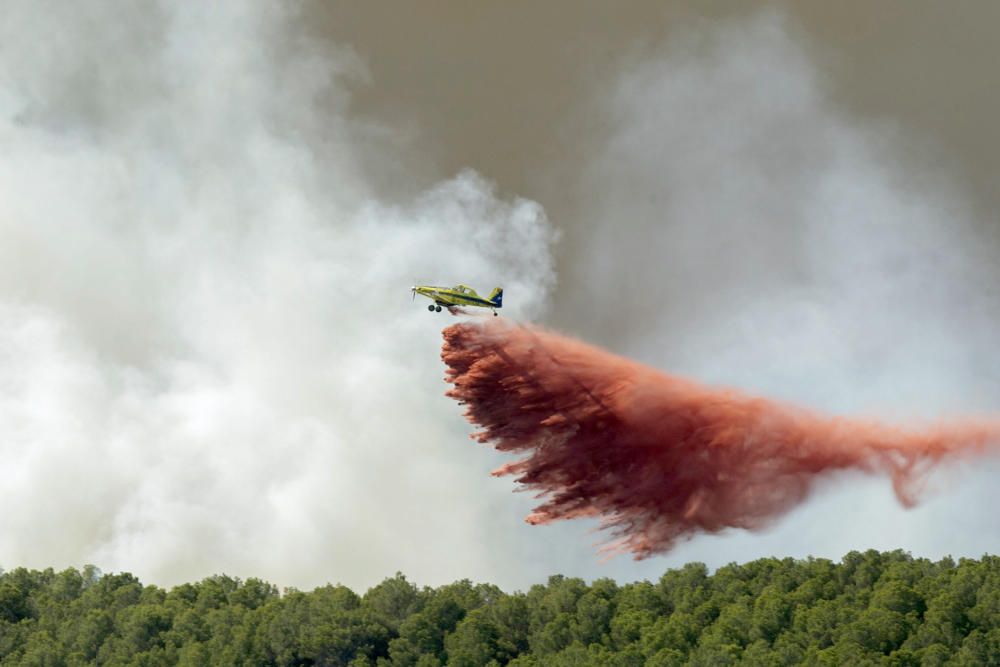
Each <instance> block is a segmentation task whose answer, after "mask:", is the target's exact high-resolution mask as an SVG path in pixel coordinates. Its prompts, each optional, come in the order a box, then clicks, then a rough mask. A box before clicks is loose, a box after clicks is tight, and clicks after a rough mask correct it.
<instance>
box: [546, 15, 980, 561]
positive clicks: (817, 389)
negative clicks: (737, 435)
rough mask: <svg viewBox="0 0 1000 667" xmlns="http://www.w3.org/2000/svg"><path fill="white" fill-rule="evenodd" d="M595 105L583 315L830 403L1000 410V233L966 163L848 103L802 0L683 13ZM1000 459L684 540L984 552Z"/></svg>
mask: <svg viewBox="0 0 1000 667" xmlns="http://www.w3.org/2000/svg"><path fill="white" fill-rule="evenodd" d="M593 108H594V111H593V113H596V114H597V116H598V117H601V118H604V119H605V121H606V123H607V124H608V131H607V136H606V138H605V139H604V140H602V141H601V142H598V143H597V144H596V145H595V146H594V156H595V159H594V160H593V161H592V162H590V163H588V165H587V167H586V168H585V170H584V172H585V173H584V175H583V177H582V178H581V179H580V181H579V197H580V201H581V204H580V205H579V206H578V207H577V210H578V212H579V215H580V217H579V220H578V225H577V226H576V227H570V226H567V234H566V238H565V250H566V253H567V255H569V256H571V257H572V259H573V261H572V262H571V263H568V262H564V263H563V264H561V265H560V282H561V285H562V286H563V287H562V291H561V293H560V295H559V296H560V298H559V299H558V300H557V310H556V319H557V321H559V322H560V324H561V325H562V326H563V327H564V328H566V329H569V330H571V331H574V332H578V333H579V334H581V335H582V336H584V337H586V338H588V339H591V340H597V341H600V342H602V343H604V344H606V345H608V346H609V347H611V348H612V349H614V350H616V351H618V352H622V353H625V354H629V355H632V356H635V357H638V358H641V359H642V360H644V361H646V362H649V363H652V364H654V365H656V366H659V367H661V368H664V369H668V370H670V371H672V372H677V373H682V374H687V375H691V376H694V377H697V378H699V379H700V380H703V381H707V382H713V383H720V384H725V385H730V386H738V387H741V388H744V389H747V390H750V391H753V392H758V393H762V394H765V395H768V396H771V397H776V398H782V399H787V400H791V401H795V402H797V403H801V404H805V405H809V406H812V407H815V408H819V409H822V410H824V411H828V412H832V413H838V414H860V415H862V416H865V417H876V418H887V419H889V420H896V421H903V422H906V423H911V424H912V422H913V420H918V421H919V422H924V423H926V422H930V421H933V420H934V419H936V418H940V417H942V416H945V415H953V414H963V413H986V412H992V413H996V412H997V411H998V409H1000V380H998V378H1000V375H998V373H997V371H998V370H1000V355H998V354H997V351H996V345H995V342H994V341H995V327H996V322H997V321H998V316H1000V299H998V297H1000V291H998V285H1000V280H998V278H1000V276H998V272H997V265H996V263H995V261H993V259H992V258H993V257H996V253H997V250H998V248H997V245H996V241H995V239H994V238H992V237H990V236H988V235H985V233H984V232H983V226H982V224H981V221H979V220H976V219H975V217H974V214H973V213H972V212H971V211H970V210H969V208H967V207H966V206H965V205H964V203H963V202H964V199H963V191H962V188H961V184H959V183H955V182H952V181H950V180H949V178H948V174H945V173H939V172H936V171H934V170H932V169H929V168H927V167H926V166H924V167H917V166H913V165H907V164H906V163H905V162H904V161H903V160H902V159H901V157H900V155H899V149H900V148H902V147H904V145H903V144H902V142H903V141H904V140H905V138H906V137H905V135H901V134H899V132H898V131H897V128H893V127H891V126H888V125H886V124H879V125H876V124H871V123H869V124H863V123H859V122H858V121H857V120H853V119H851V118H849V117H847V116H846V115H845V114H844V113H843V112H842V111H841V110H840V109H839V108H838V107H837V105H836V104H835V103H834V102H833V101H832V100H831V99H830V98H829V96H828V94H827V92H826V88H825V81H824V79H823V77H822V74H821V73H820V72H819V71H818V70H817V69H816V67H815V66H814V65H813V63H812V62H811V60H810V58H809V57H808V55H807V50H806V48H805V46H804V45H803V44H802V43H801V41H800V35H799V34H798V32H797V30H796V28H795V25H794V24H792V23H790V22H788V21H787V20H786V19H785V18H784V17H783V16H782V15H780V14H777V13H770V12H765V13H762V14H758V15H757V16H754V17H752V18H751V19H748V20H747V19H744V20H739V21H728V22H720V23H717V24H713V25H709V26H706V25H704V24H701V25H700V26H699V25H695V26H694V27H693V29H692V26H685V27H684V28H678V29H677V30H675V31H674V34H673V35H672V36H671V38H670V39H668V40H667V43H666V44H665V45H660V46H658V48H656V49H655V50H653V51H652V52H650V51H645V52H643V53H641V54H640V55H638V56H635V57H633V58H632V59H631V60H630V61H629V62H628V63H627V64H626V65H625V67H623V76H622V77H621V78H619V79H618V80H617V81H616V82H614V84H613V85H612V87H611V90H610V91H609V93H608V94H607V95H604V96H600V97H598V98H597V99H595V101H594V106H593ZM569 285H572V286H573V290H572V293H567V292H566V286H569ZM997 472H998V466H997V463H996V461H987V462H986V463H985V464H982V465H980V466H977V469H976V470H971V469H969V470H963V469H961V467H959V468H955V469H952V470H951V471H949V473H947V474H945V475H943V476H940V477H937V478H935V479H934V480H932V482H931V493H930V494H929V496H928V497H927V498H926V499H925V500H926V502H925V504H923V505H922V506H920V507H918V508H917V509H915V510H912V511H905V510H903V509H902V508H900V507H899V506H898V505H897V504H895V503H893V502H892V501H891V499H890V494H889V493H888V491H887V490H886V489H884V488H881V486H880V485H879V484H878V483H877V482H874V481H871V480H866V479H864V478H861V479H857V478H851V479H850V483H849V484H843V483H842V482H844V481H845V480H844V479H842V478H839V477H838V478H836V479H833V480H831V488H830V489H827V490H825V491H824V493H823V494H820V495H819V496H818V497H817V498H816V499H814V500H813V501H812V502H811V503H810V504H808V505H807V506H806V507H804V508H802V509H800V510H797V511H796V512H795V513H794V514H793V515H792V516H791V517H790V519H789V520H788V521H785V522H782V523H781V524H779V525H778V526H776V527H775V528H774V529H773V530H771V531H770V532H768V533H767V534H764V535H747V534H743V533H733V534H730V535H725V536H721V537H715V538H707V539H701V540H698V541H696V542H694V543H691V544H688V545H686V546H684V547H683V548H681V549H678V550H677V551H676V552H674V554H672V555H670V556H669V557H668V558H667V559H665V560H666V561H667V562H668V563H670V564H678V563H682V562H685V561H686V560H689V559H699V560H704V561H706V562H708V563H710V564H713V565H720V564H724V563H726V562H729V561H732V560H744V559H748V558H753V557H757V556H767V555H773V554H781V555H785V554H787V555H793V556H805V555H808V554H815V555H823V556H828V557H834V558H836V557H839V556H840V555H842V554H843V553H844V552H846V551H847V550H849V549H853V548H858V549H865V548H885V549H892V548H904V549H911V550H913V551H914V552H917V553H921V554H927V555H932V556H939V555H943V554H947V553H961V554H969V555H979V554H981V553H982V552H984V551H988V550H990V549H991V548H994V547H995V543H996V538H997V524H996V520H995V518H994V515H993V514H992V510H991V507H992V506H993V505H994V504H995V502H996V500H997V494H996V491H995V484H994V483H993V480H994V479H995V475H996V473H997ZM935 490H936V493H935ZM945 491H946V492H945ZM958 526H961V527H960V528H959V527H958ZM658 565H659V566H660V567H662V566H663V563H662V562H661V563H659V564H658Z"/></svg>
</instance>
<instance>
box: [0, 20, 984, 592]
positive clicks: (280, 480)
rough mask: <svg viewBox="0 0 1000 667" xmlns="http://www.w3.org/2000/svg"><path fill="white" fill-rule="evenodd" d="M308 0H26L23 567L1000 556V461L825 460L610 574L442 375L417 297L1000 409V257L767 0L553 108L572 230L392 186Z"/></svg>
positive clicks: (299, 577)
mask: <svg viewBox="0 0 1000 667" xmlns="http://www.w3.org/2000/svg"><path fill="white" fill-rule="evenodd" d="M294 7H295V6H294V5H287V4H282V3H270V2H249V1H247V2H225V3H195V2H190V3H188V2H180V3H166V2H163V3H153V2H147V3H131V4H126V5H121V4H115V5H113V4H112V3H103V2H97V1H93V2H78V3H41V2H28V1H26V0H25V1H14V0H11V1H8V2H5V3H4V10H3V13H4V20H2V21H0V150H2V154H3V156H4V158H3V160H2V161H0V461H2V465H0V566H3V567H12V566H16V565H29V566H36V567H44V566H50V565H51V566H55V567H62V566H66V565H82V564H83V563H87V562H92V563H95V564H97V565H99V566H100V567H101V568H103V569H105V570H129V571H132V572H135V573H136V574H138V575H139V576H141V577H143V578H145V579H147V580H150V581H154V582H156V583H161V584H171V583H176V582H178V581H182V580H191V579H197V578H199V577H202V576H206V575H209V574H212V573H216V572H227V573H230V574H234V575H237V576H258V577H264V578H268V579H270V580H272V581H275V582H277V583H279V584H280V585H295V586H300V587H308V586H313V585H317V584H320V583H323V582H325V581H342V582H344V583H346V584H348V585H351V586H354V587H355V588H363V587H365V586H368V585H371V584H372V583H374V582H376V581H378V580H380V579H381V578H382V577H384V576H387V575H390V574H391V573H392V572H394V571H396V570H402V571H403V572H405V573H406V574H407V575H408V576H410V577H411V578H412V579H414V580H416V581H419V582H421V583H426V584H439V583H443V582H447V581H452V580H455V579H458V578H461V577H470V578H474V579H479V580H489V581H493V582H496V583H498V584H500V585H501V586H504V587H506V588H510V587H524V586H527V585H529V584H531V583H534V582H537V581H539V580H541V579H542V578H543V577H544V576H545V575H547V574H549V573H552V572H562V573H565V574H569V575H578V576H585V577H594V576H615V577H619V578H621V579H625V580H631V579H635V578H639V577H643V576H646V577H655V576H658V575H659V574H660V572H661V571H662V570H663V568H664V567H666V566H667V565H674V564H678V563H681V562H684V561H686V560H689V559H693V558H697V559H700V560H704V561H706V562H708V563H710V564H713V565H717V564H721V563H724V562H728V561H731V560H744V559H747V558H752V557H756V556H763V555H772V554H780V555H806V554H818V555H826V556H834V557H837V556H839V555H841V554H842V553H843V552H844V551H845V550H847V549H850V548H867V547H876V548H896V547H903V548H910V549H913V550H915V551H918V552H920V553H925V554H929V555H936V554H939V553H945V552H949V551H950V552H952V553H968V554H978V553H979V552H980V551H982V550H986V549H988V548H989V546H990V544H991V540H992V541H993V542H995V537H996V526H995V522H993V520H992V519H990V518H989V517H988V515H987V514H986V510H985V509H983V510H981V511H978V510H977V511H971V510H970V509H969V508H970V507H977V508H978V507H988V506H989V504H990V503H991V502H993V501H995V499H996V496H995V492H994V491H993V490H992V488H991V485H990V484H989V479H990V477H989V475H990V472H991V471H994V474H995V465H994V466H993V467H992V468H990V467H986V468H983V467H981V468H980V469H979V470H978V471H977V472H975V473H974V474H968V475H966V474H962V475H958V474H956V477H955V481H953V482H949V480H943V481H942V480H938V481H939V483H940V484H942V485H948V484H951V489H950V490H949V492H948V493H947V494H940V495H939V496H934V497H932V498H931V500H930V502H928V503H927V504H926V505H924V506H922V507H921V508H918V509H917V510H915V511H912V512H908V513H904V512H902V511H901V510H898V509H897V507H896V505H895V502H894V501H893V500H892V498H891V491H890V490H888V489H884V488H882V485H879V484H878V483H873V484H872V485H871V486H868V485H866V483H864V482H863V481H858V480H854V481H853V483H852V484H851V485H850V486H849V487H848V486H844V487H838V485H837V482H838V481H839V480H833V481H832V482H831V489H830V490H829V492H828V493H825V494H822V495H820V496H819V497H818V498H817V499H816V500H815V501H813V502H812V503H810V504H809V505H807V506H806V507H804V508H802V509H801V510H799V511H797V512H796V513H795V514H793V515H792V516H791V517H789V520H788V521H786V522H783V523H782V524H780V525H779V526H778V527H776V528H775V529H774V530H773V531H772V532H770V533H768V534H765V535H747V534H742V533H737V534H734V535H727V536H722V537H715V538H704V539H700V540H698V541H696V542H692V543H690V544H688V545H685V546H683V547H681V548H680V549H678V550H677V551H676V552H674V553H673V554H671V555H670V556H668V557H666V558H662V559H653V560H650V561H647V562H644V563H641V564H635V563H632V562H631V561H629V560H627V559H617V560H615V561H612V562H611V563H608V564H601V563H599V562H597V560H596V559H595V557H594V555H593V551H592V550H591V548H590V545H591V544H593V543H595V542H597V541H599V539H600V537H599V536H597V535H592V534H589V532H588V531H589V530H590V528H591V526H589V525H587V524H586V523H580V524H567V525H564V526H553V527H546V528H542V529H539V528H532V527H529V526H526V525H524V524H523V523H522V521H521V519H522V517H523V516H524V515H525V514H527V512H528V510H529V508H530V507H531V506H532V505H533V504H534V503H533V501H532V499H531V498H527V497H525V496H524V495H520V496H511V495H510V489H511V486H512V484H511V482H509V481H506V480H495V479H491V478H488V477H487V476H486V472H487V471H488V470H490V469H492V468H493V467H495V466H496V465H498V464H499V462H500V461H501V460H502V459H500V458H498V457H497V456H496V455H494V454H492V453H491V452H489V451H486V450H485V449H483V448H479V447H476V446H474V445H473V444H471V443H470V442H469V441H468V440H467V439H466V434H467V433H468V429H467V427H466V425H465V423H464V421H463V420H462V419H461V417H460V414H459V410H458V409H456V407H455V406H453V405H452V404H451V403H450V402H448V401H447V399H445V398H444V396H443V395H442V392H443V388H444V386H443V383H442V382H441V376H442V372H443V368H442V367H441V364H440V361H439V359H438V356H437V355H438V348H439V343H440V337H439V330H440V326H441V325H443V324H444V323H445V321H446V319H445V318H444V316H443V315H431V314H429V313H428V312H427V311H426V310H425V309H424V306H423V304H420V303H419V302H418V303H417V304H413V303H411V302H410V296H409V294H408V292H407V289H406V288H407V287H408V286H409V285H410V284H412V282H414V281H421V282H439V281H446V282H452V281H459V280H460V281H463V282H468V283H470V284H472V285H474V286H476V287H477V288H480V289H486V290H488V289H490V288H492V287H493V285H494V284H499V283H502V284H503V285H504V287H505V295H506V298H505V308H504V312H505V314H506V315H508V316H511V317H514V318H524V319H541V320H543V321H546V320H547V321H549V322H551V323H554V324H556V325H557V326H559V327H561V328H563V329H565V330H568V331H571V332H575V333H578V334H580V335H581V336H583V337H585V338H587V339H589V340H591V341H594V342H598V343H604V344H607V345H609V346H610V347H611V348H613V349H615V350H617V351H620V352H623V353H626V354H631V355H634V356H637V357H639V358H641V359H643V360H644V361H647V362H651V363H654V364H656V365H658V366H661V367H663V368H666V369H668V370H671V371H678V372H685V373H689V374H692V375H697V376H699V377H700V378H701V379H703V380H706V381H715V382H723V383H726V384H731V385H739V386H742V387H745V388H747V389H751V390H755V391H762V392H765V393H767V394H769V395H771V396H775V397H779V398H790V399H795V400H797V401H800V402H804V403H808V404H810V405H814V406H816V407H819V408H823V409H828V410H831V411H835V412H840V411H851V412H855V411H857V410H859V409H861V410H873V411H878V412H880V413H886V412H889V413H899V414H900V415H912V414H914V413H917V414H920V415H927V414H940V413H942V412H944V411H948V410H951V411H967V410H988V409H995V408H996V406H997V402H998V397H1000V391H998V387H997V381H996V380H995V378H996V377H998V375H997V373H996V371H997V370H998V364H1000V360H998V359H997V356H996V354H995V353H993V351H992V350H991V349H990V341H991V340H992V334H993V332H992V331H991V329H990V327H989V324H990V322H995V321H996V319H995V315H996V303H997V300H996V296H997V295H996V291H995V290H996V287H995V285H997V282H996V275H995V273H994V271H993V269H992V268H991V266H990V265H989V261H988V258H989V256H990V252H991V251H993V252H994V253H995V248H994V247H991V246H989V245H988V243H987V241H986V240H985V239H982V238H980V237H977V236H976V235H975V234H974V231H973V229H974V226H973V225H972V221H971V220H970V218H969V216H970V214H969V213H968V212H967V211H966V210H965V207H964V206H963V205H962V192H961V189H960V188H959V187H958V186H957V185H955V184H951V183H948V182H947V179H946V178H944V177H943V175H941V174H935V173H923V172H921V173H915V172H914V171H913V170H911V169H903V168H901V167H900V165H899V161H898V160H897V159H896V158H895V156H894V153H893V149H894V146H895V142H897V141H898V137H896V136H894V135H893V133H892V132H891V131H886V130H885V128H881V127H874V128H873V127H866V126H860V125H858V124H857V123H855V122H852V121H851V120H850V119H848V118H847V117H846V116H844V115H843V114H841V113H840V112H839V111H838V110H837V108H836V106H835V105H834V104H833V103H832V102H831V101H830V100H829V99H828V98H827V97H826V96H825V93H824V82H823V80H822V78H821V77H820V75H819V74H818V72H817V70H816V68H815V66H814V64H813V63H812V61H811V60H810V58H809V57H808V55H807V54H806V51H805V50H804V49H803V48H802V47H801V45H800V44H799V43H798V42H797V38H796V33H795V29H794V27H792V26H789V25H787V24H786V23H785V22H784V21H783V20H782V18H781V17H780V16H778V15H774V14H765V15H760V16H757V17H755V18H753V19H751V20H739V21H730V22H728V23H723V24H718V25H717V24H711V23H699V22H692V23H689V24H685V25H682V26H677V27H676V29H674V30H672V31H671V32H670V34H669V35H668V37H667V38H666V41H665V46H662V48H660V47H657V48H656V49H655V50H652V51H650V50H645V51H638V52H636V53H635V54H634V56H633V57H631V58H628V59H626V60H624V61H623V62H622V63H621V64H620V67H618V68H617V74H618V76H617V78H615V79H614V81H613V82H612V83H611V84H610V86H609V87H608V86H605V82H604V81H603V80H595V81H594V82H593V88H592V90H591V91H590V92H591V93H592V96H593V97H592V103H591V104H589V105H582V106H580V107H579V108H578V110H577V112H576V113H577V114H578V115H577V116H576V117H574V118H567V119H566V121H567V125H566V126H565V127H563V128H560V131H561V132H562V133H564V134H563V136H568V137H569V138H570V140H572V141H575V142H577V143H578V144H579V145H580V146H584V147H586V148H587V149H589V151H588V150H581V149H578V150H576V151H575V152H574V153H573V155H581V154H583V155H588V157H590V158H591V159H589V160H588V161H587V162H586V164H585V165H583V169H582V172H583V176H582V177H581V178H579V179H578V180H577V181H576V182H575V187H574V188H567V189H563V190H558V191H553V190H552V189H549V190H548V192H550V193H551V194H552V198H553V200H554V201H555V202H556V206H557V207H558V208H559V209H560V210H563V211H567V210H573V211H576V215H573V216H570V217H566V219H560V220H558V221H557V223H558V226H559V227H560V228H561V230H562V231H563V232H564V234H563V238H562V241H560V244H559V246H556V245H554V244H555V241H556V232H555V231H554V228H553V227H554V226H553V225H552V224H550V223H549V222H548V221H547V220H546V216H545V213H544V212H543V210H542V208H541V206H540V205H539V204H537V203H534V202H531V201H526V200H522V199H509V198H501V197H498V196H497V194H496V192H495V190H494V189H493V187H492V186H491V184H490V183H489V181H488V180H486V179H485V178H483V177H481V176H479V175H477V174H476V173H475V172H473V171H465V172H462V173H460V174H458V175H457V176H455V177H454V178H450V179H446V180H444V181H443V182H440V183H438V184H436V185H434V186H433V187H431V188H429V189H427V190H426V191H425V192H423V193H422V194H420V195H419V196H417V197H415V198H412V199H410V200H407V201H404V202H398V201H393V202H392V203H389V201H388V200H387V199H386V198H385V197H384V196H382V195H381V193H380V192H379V187H378V183H380V182H381V181H382V180H383V179H382V177H383V176H386V175H387V174H388V176H386V178H385V180H388V181H393V182H396V181H398V180H399V179H400V178H401V174H400V169H399V167H398V165H396V160H395V159H394V156H396V155H403V157H405V159H401V160H400V161H399V162H400V163H402V164H418V163H419V159H415V158H414V156H413V155H412V154H409V153H407V152H406V151H407V150H408V149H407V145H406V142H405V139H406V137H405V136H403V135H405V133H406V132H410V131H411V129H412V128H407V129H406V130H405V132H404V131H397V128H395V127H385V126H378V125H376V124H374V123H372V122H370V121H369V120H367V119H365V118H358V117H357V116H356V115H355V114H354V113H353V112H352V110H351V106H350V96H349V95H348V93H347V90H348V89H349V88H350V86H351V85H375V86H377V85H378V84H379V82H378V81H377V80H370V78H369V75H368V73H367V72H366V70H365V64H364V62H362V61H361V60H360V59H359V58H358V57H357V56H356V55H355V54H354V53H353V52H352V51H351V50H350V49H347V48H342V47H341V46H338V45H335V44H334V45H331V44H328V43H321V42H318V41H316V40H313V39H309V38H307V37H306V36H305V32H304V31H303V29H302V25H301V21H300V19H301V17H299V16H298V15H297V14H296V13H295V9H294ZM511 48H514V47H513V46H512V47H511ZM609 69H615V68H609ZM359 82H360V83H359ZM514 125H515V126H517V124H516V123H515V124H514ZM594 128H601V129H602V132H601V133H600V134H599V135H598V136H597V138H596V139H593V138H591V137H590V132H591V131H592V130H593V129H594ZM497 141H498V142H502V141H503V138H502V137H498V138H497ZM471 166H473V167H475V166H477V165H471ZM561 166H563V167H564V166H565V165H561ZM578 167H579V165H574V167H573V169H576V168H578ZM573 169H569V170H568V171H570V172H572V171H573ZM404 176H405V175H404ZM486 176H487V177H488V176H489V173H488V172H487V173H486ZM426 177H427V174H414V178H413V183H422V182H426ZM550 177H552V174H544V173H543V174H541V175H540V177H539V178H540V179H541V180H543V181H545V182H546V183H550V182H561V178H562V174H560V175H559V177H558V178H550ZM546 187H548V186H546ZM412 189H414V186H413V185H412V184H410V185H409V187H402V188H400V190H403V191H408V190H412ZM542 189H543V190H544V188H542ZM560 247H561V250H559V257H560V261H559V263H558V267H559V274H560V276H559V287H558V289H556V284H555V272H554V270H553V253H554V251H555V250H558V249H559V248H560ZM553 296H554V297H556V298H554V299H553V298H551V297H553ZM959 472H963V471H959ZM964 472H968V471H964ZM838 489H840V490H838ZM861 516H863V517H865V521H859V520H858V518H859V517H861Z"/></svg>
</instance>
